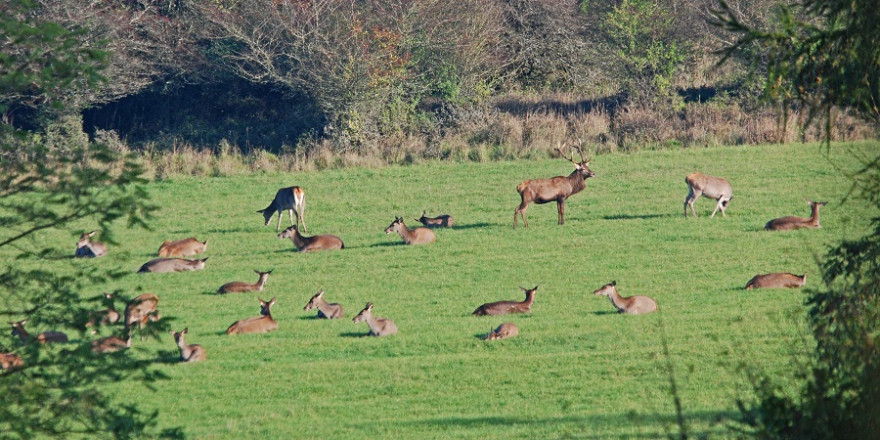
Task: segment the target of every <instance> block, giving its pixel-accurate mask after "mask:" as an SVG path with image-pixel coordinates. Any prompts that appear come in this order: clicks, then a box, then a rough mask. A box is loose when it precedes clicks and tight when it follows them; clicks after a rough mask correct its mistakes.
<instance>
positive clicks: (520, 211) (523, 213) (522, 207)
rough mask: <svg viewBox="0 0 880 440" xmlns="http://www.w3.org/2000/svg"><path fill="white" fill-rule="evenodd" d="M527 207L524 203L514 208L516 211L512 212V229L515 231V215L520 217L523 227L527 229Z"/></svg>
mask: <svg viewBox="0 0 880 440" xmlns="http://www.w3.org/2000/svg"><path fill="white" fill-rule="evenodd" d="M528 206H529V205H526V204H524V203H520V204H519V207H518V208H516V211H514V212H513V229H516V220H517V219H516V215H517V214H519V215H520V216H522V221H523V226H524V227H526V228H528V227H529V223H528V222H527V221H526V208H528Z"/></svg>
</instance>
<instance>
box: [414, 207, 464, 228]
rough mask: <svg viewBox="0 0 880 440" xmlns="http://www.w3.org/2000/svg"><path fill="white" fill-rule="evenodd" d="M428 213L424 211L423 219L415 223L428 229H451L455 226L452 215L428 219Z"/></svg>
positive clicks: (418, 219)
mask: <svg viewBox="0 0 880 440" xmlns="http://www.w3.org/2000/svg"><path fill="white" fill-rule="evenodd" d="M427 213H428V212H427V211H422V217H421V218H417V219H415V221H417V222H419V223H421V224H423V225H425V227H427V228H451V227H453V226H455V219H453V218H452V216H451V215H446V214H444V215H438V216H437V217H426V216H425V215H426V214H427Z"/></svg>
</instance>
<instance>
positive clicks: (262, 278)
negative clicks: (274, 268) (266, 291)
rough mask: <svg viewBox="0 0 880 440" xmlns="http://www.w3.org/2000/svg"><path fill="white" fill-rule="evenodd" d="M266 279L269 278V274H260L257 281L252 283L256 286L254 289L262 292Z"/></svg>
mask: <svg viewBox="0 0 880 440" xmlns="http://www.w3.org/2000/svg"><path fill="white" fill-rule="evenodd" d="M268 280H269V275H260V279H259V281H257V284H254V287H256V289H257V290H258V291H260V292H262V291H263V286H265V285H266V281H268Z"/></svg>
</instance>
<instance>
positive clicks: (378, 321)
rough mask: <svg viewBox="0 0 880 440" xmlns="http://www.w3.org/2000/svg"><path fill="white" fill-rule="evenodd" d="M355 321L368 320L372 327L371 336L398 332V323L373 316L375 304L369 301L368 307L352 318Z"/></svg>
mask: <svg viewBox="0 0 880 440" xmlns="http://www.w3.org/2000/svg"><path fill="white" fill-rule="evenodd" d="M352 321H354V322H355V323H358V322H364V321H366V323H367V325H368V326H369V327H370V332H369V333H368V335H370V336H388V335H393V334H395V333H397V325H396V324H394V321H392V320H390V319H388V318H377V317H375V316H373V304H372V303H367V305H366V307H364V309H363V310H361V312H360V313H358V314H357V316H355V317H354V319H352Z"/></svg>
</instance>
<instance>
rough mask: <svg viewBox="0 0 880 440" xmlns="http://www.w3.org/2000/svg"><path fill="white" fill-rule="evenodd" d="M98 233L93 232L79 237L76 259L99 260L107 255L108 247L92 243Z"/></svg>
mask: <svg viewBox="0 0 880 440" xmlns="http://www.w3.org/2000/svg"><path fill="white" fill-rule="evenodd" d="M97 233H98V231H92V232H86V233H84V234H82V235H80V236H79V241H77V242H76V253H75V254H74V256H75V257H77V258H97V257H103V256H104V255H107V246H104V244H103V243H98V242H96V241H92V237H94V236H95V234H97Z"/></svg>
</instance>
